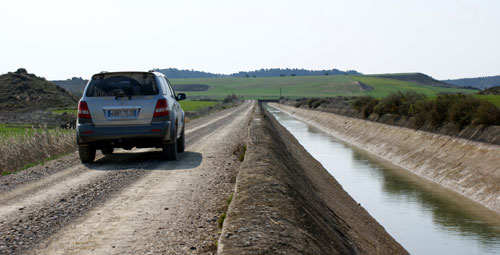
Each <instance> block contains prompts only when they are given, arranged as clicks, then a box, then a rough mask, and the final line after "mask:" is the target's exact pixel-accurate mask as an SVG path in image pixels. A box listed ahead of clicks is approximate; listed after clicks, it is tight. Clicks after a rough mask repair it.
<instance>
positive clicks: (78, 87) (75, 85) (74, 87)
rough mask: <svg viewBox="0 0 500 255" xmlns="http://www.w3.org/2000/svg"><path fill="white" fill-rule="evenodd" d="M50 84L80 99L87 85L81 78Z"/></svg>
mask: <svg viewBox="0 0 500 255" xmlns="http://www.w3.org/2000/svg"><path fill="white" fill-rule="evenodd" d="M52 82H53V83H55V84H56V85H57V86H59V87H62V88H64V89H65V90H67V91H69V92H71V93H73V94H74V95H77V96H79V97H80V96H82V94H83V89H84V88H85V85H87V82H88V80H84V79H83V78H81V77H73V78H71V79H67V80H56V81H52Z"/></svg>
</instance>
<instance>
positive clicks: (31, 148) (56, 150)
mask: <svg viewBox="0 0 500 255" xmlns="http://www.w3.org/2000/svg"><path fill="white" fill-rule="evenodd" d="M75 139H76V138H75V132H74V131H73V130H63V129H36V130H31V129H26V131H25V133H21V134H19V133H17V134H12V135H8V136H0V174H2V175H5V174H8V173H11V172H15V171H17V170H20V169H23V168H24V167H26V166H28V165H30V164H33V163H35V162H41V161H44V160H46V159H47V158H54V157H56V156H59V155H62V154H65V153H69V152H72V151H75V150H76V142H75Z"/></svg>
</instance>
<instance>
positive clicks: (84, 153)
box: [78, 145, 95, 163]
mask: <svg viewBox="0 0 500 255" xmlns="http://www.w3.org/2000/svg"><path fill="white" fill-rule="evenodd" d="M78 154H80V161H82V163H92V162H94V159H95V148H92V146H81V145H78Z"/></svg>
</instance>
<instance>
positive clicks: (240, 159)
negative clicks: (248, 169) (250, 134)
mask: <svg viewBox="0 0 500 255" xmlns="http://www.w3.org/2000/svg"><path fill="white" fill-rule="evenodd" d="M246 152H247V146H246V144H245V145H243V149H242V150H241V151H240V154H239V155H238V160H239V161H240V162H243V160H245V153H246Z"/></svg>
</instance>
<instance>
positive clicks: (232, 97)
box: [222, 94, 238, 104]
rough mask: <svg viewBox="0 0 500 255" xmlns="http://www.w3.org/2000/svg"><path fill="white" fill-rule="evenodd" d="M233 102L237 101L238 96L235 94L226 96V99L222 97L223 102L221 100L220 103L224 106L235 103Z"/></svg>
mask: <svg viewBox="0 0 500 255" xmlns="http://www.w3.org/2000/svg"><path fill="white" fill-rule="evenodd" d="M235 101H238V96H237V95H235V94H232V95H227V96H226V97H224V100H222V102H223V103H225V104H227V103H231V102H235Z"/></svg>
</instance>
